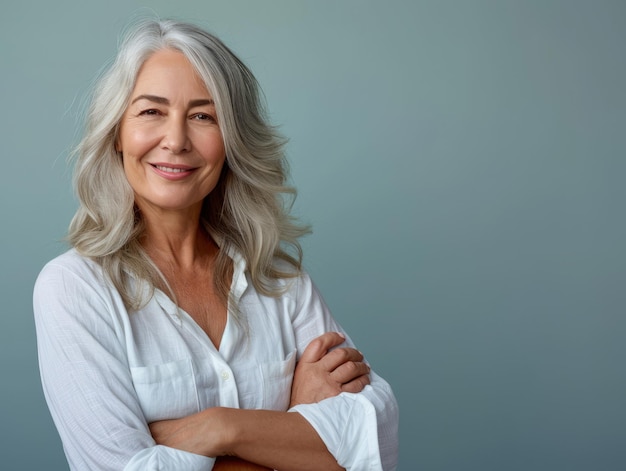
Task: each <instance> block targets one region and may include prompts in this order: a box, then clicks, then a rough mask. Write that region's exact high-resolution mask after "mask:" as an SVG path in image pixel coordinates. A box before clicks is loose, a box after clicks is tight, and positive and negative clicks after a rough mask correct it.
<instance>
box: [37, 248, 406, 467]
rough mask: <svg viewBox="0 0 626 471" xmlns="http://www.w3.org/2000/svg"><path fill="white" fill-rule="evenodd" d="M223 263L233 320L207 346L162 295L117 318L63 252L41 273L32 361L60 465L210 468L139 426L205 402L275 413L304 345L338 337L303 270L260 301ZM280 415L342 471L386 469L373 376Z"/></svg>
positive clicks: (379, 391)
mask: <svg viewBox="0 0 626 471" xmlns="http://www.w3.org/2000/svg"><path fill="white" fill-rule="evenodd" d="M233 260H234V267H235V269H234V274H233V281H232V286H231V294H232V295H234V299H235V300H237V301H238V306H239V313H238V318H237V319H238V320H235V317H234V316H233V314H232V311H231V309H230V306H229V313H228V320H227V323H226V327H225V330H224V334H223V337H222V340H221V343H220V347H219V350H218V349H216V348H215V346H214V345H213V343H212V342H211V341H210V339H209V338H208V336H207V335H206V333H205V332H204V331H203V330H202V329H201V328H200V327H199V326H198V324H196V322H195V321H194V320H193V319H192V318H191V317H190V316H189V315H188V314H186V313H185V312H183V311H181V310H179V309H177V307H176V305H175V304H174V303H173V302H172V300H171V299H170V298H169V297H168V296H167V295H165V294H164V293H163V292H162V291H159V290H156V292H155V294H154V296H153V297H152V298H151V299H150V301H149V303H148V304H147V305H146V306H145V307H144V308H143V309H141V310H140V311H137V312H133V313H128V312H127V310H126V308H125V307H124V304H123V302H122V299H121V297H120V295H119V293H118V292H117V290H116V289H115V288H114V287H113V285H112V284H111V283H110V282H109V281H107V279H106V277H105V276H104V274H103V271H102V269H101V267H100V266H99V265H98V264H96V263H94V262H93V261H91V260H89V259H86V258H84V257H82V256H80V255H78V253H77V252H76V251H75V250H70V251H69V252H67V253H65V254H63V255H61V256H59V257H57V258H56V259H54V260H52V261H51V262H49V263H48V264H47V265H46V266H45V267H44V269H43V270H42V272H41V273H40V275H39V278H38V279H37V283H36V285H35V291H34V312H35V322H36V327H37V344H38V351H39V365H40V370H41V379H42V384H43V390H44V394H45V397H46V400H47V402H48V406H49V408H50V412H51V414H52V418H53V419H54V422H55V424H56V427H57V429H58V431H59V434H60V436H61V439H62V441H63V447H64V450H65V454H66V456H67V459H68V462H69V464H70V468H71V469H73V470H81V471H83V470H87V469H89V470H116V471H117V470H121V469H124V470H127V471H135V470H141V471H149V470H172V471H181V470H186V471H195V470H197V471H201V470H210V469H212V468H213V464H214V462H215V458H208V457H205V456H200V455H196V454H193V453H188V452H185V451H181V450H178V449H174V448H169V447H166V446H162V445H156V443H155V442H154V440H153V438H152V436H151V435H150V431H149V429H148V425H147V424H149V423H150V422H153V421H156V420H163V419H174V418H180V417H184V416H187V415H190V414H194V413H196V412H200V411H201V410H203V409H206V408H209V407H215V406H223V407H236V408H244V409H271V410H280V411H285V410H287V408H288V406H289V400H290V393H291V381H292V378H293V372H294V368H295V365H296V360H297V359H298V358H299V356H300V355H301V354H302V352H303V351H304V348H305V347H306V346H307V345H308V344H309V342H310V341H311V340H312V339H314V338H315V337H317V336H319V335H321V334H322V333H324V332H328V331H338V332H343V331H342V329H341V327H340V326H339V325H338V324H337V322H336V321H335V320H334V319H333V317H332V316H331V314H330V313H329V311H328V309H327V307H326V305H325V304H324V301H323V300H322V298H321V296H320V294H319V293H318V292H317V290H316V288H315V286H314V285H313V283H312V282H311V280H310V278H309V277H308V276H307V275H306V274H302V275H301V276H300V277H299V278H294V279H292V280H281V281H280V283H281V284H282V285H283V286H288V289H287V291H286V292H285V294H284V295H282V296H280V297H278V298H272V297H267V296H263V295H261V294H259V293H257V292H256V290H255V289H254V287H253V285H252V283H251V282H250V281H249V279H248V273H247V271H246V269H245V268H246V267H245V262H244V261H243V259H242V258H241V257H239V256H234V258H233ZM347 342H348V344H349V345H352V343H351V342H350V341H349V340H348V341H347ZM291 410H292V411H295V412H298V413H300V414H301V415H302V416H303V417H304V418H305V419H307V420H308V421H309V423H310V424H311V425H312V426H313V427H314V428H315V430H316V431H317V433H318V434H319V435H320V437H321V439H322V440H323V441H324V443H325V444H326V446H327V448H328V450H329V451H330V453H332V454H333V456H334V457H335V458H336V459H337V461H338V463H339V464H340V465H341V466H343V467H345V468H346V469H353V470H380V469H384V470H392V469H394V468H395V467H396V463H397V453H398V449H397V448H398V441H397V429H398V408H397V403H396V400H395V398H394V396H393V393H392V391H391V388H390V387H389V385H388V384H387V383H386V382H385V381H384V380H383V379H381V378H380V377H379V376H377V375H376V374H375V373H372V374H371V385H370V386H367V387H366V388H365V389H364V390H363V391H362V392H361V393H359V394H349V393H342V394H340V395H338V396H336V397H333V398H329V399H326V400H324V401H321V402H320V403H317V404H307V405H299V406H296V407H294V408H293V409H291Z"/></svg>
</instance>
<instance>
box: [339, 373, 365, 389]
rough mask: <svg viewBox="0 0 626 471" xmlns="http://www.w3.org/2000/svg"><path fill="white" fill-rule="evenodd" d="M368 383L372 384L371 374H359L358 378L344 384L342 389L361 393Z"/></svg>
mask: <svg viewBox="0 0 626 471" xmlns="http://www.w3.org/2000/svg"><path fill="white" fill-rule="evenodd" d="M368 384H370V377H369V375H363V376H359V377H358V378H356V379H353V380H352V381H350V382H349V383H346V384H344V385H342V386H341V391H342V392H349V393H360V392H361V391H363V389H364V388H365V386H367V385H368Z"/></svg>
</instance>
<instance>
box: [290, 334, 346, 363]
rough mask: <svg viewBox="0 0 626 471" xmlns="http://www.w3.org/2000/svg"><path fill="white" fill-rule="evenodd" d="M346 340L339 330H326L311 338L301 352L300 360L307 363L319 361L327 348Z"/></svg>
mask: <svg viewBox="0 0 626 471" xmlns="http://www.w3.org/2000/svg"><path fill="white" fill-rule="evenodd" d="M345 340H346V337H345V336H344V335H343V334H340V333H339V332H326V333H325V334H322V335H320V336H319V337H317V338H315V339H313V340H311V342H310V343H309V344H308V345H307V347H306V348H305V349H304V352H303V353H302V357H301V358H300V361H304V362H307V363H314V362H316V361H319V360H320V359H321V358H322V357H323V356H324V355H326V353H327V352H328V350H330V349H331V348H333V347H336V346H337V345H340V344H342V343H343V342H344V341H345Z"/></svg>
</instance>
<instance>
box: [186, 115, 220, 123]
mask: <svg viewBox="0 0 626 471" xmlns="http://www.w3.org/2000/svg"><path fill="white" fill-rule="evenodd" d="M191 119H195V120H197V121H207V122H212V123H214V122H215V121H216V119H215V117H214V116H211V115H210V114H208V113H196V114H194V115H192V116H191Z"/></svg>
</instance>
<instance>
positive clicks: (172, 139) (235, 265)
mask: <svg viewBox="0 0 626 471" xmlns="http://www.w3.org/2000/svg"><path fill="white" fill-rule="evenodd" d="M281 147H282V141H281V139H280V138H279V137H278V136H277V134H276V133H275V130H274V129H273V128H272V127H271V126H269V125H268V124H267V122H266V120H265V118H264V114H263V112H262V106H261V104H260V100H259V96H258V87H257V84H256V81H255V79H254V77H253V76H252V74H251V73H250V71H249V70H248V69H247V68H246V67H245V65H243V64H242V63H241V62H240V61H239V60H238V59H237V58H236V57H235V56H234V55H233V54H232V52H231V51H230V50H228V49H227V48H226V47H225V46H224V45H223V44H222V43H221V42H220V41H219V40H218V39H216V38H215V37H213V36H211V35H209V34H208V33H206V32H205V31H203V30H201V29H199V28H197V27H195V26H192V25H189V24H185V23H179V22H173V21H163V22H157V21H148V22H144V23H141V24H139V25H138V26H137V27H136V28H135V29H133V30H132V31H131V32H129V34H128V35H127V37H126V39H125V41H124V42H123V43H122V45H121V47H120V50H119V53H118V55H117V57H116V60H115V62H114V63H113V65H112V66H111V68H110V69H109V71H108V72H107V73H106V74H105V75H104V76H103V77H102V79H101V80H100V82H99V83H98V84H97V86H96V88H95V91H94V95H93V98H92V104H91V108H90V113H89V115H88V118H87V125H86V131H85V137H84V138H83V140H82V142H81V143H80V145H79V148H78V151H77V161H76V164H75V183H76V188H77V194H78V198H79V201H80V206H79V209H78V211H77V213H76V215H75V217H74V219H73V220H72V223H71V225H70V230H69V241H70V242H71V244H72V246H73V248H72V250H70V251H69V252H67V253H65V254H63V255H61V256H60V257H58V258H56V259H55V260H53V261H51V262H50V263H48V264H47V265H46V267H45V268H44V269H43V270H42V272H41V274H40V276H39V278H38V280H37V283H36V286H35V293H34V310H35V319H36V326H37V337H38V348H39V359H40V369H41V375H42V383H43V387H44V393H45V395H46V400H47V401H48V405H49V407H50V410H51V413H52V416H53V419H54V421H55V424H56V426H57V428H58V430H59V433H60V435H61V438H62V440H63V444H64V449H65V452H66V455H67V457H68V461H69V463H70V467H71V468H72V469H80V470H84V469H103V470H104V469H118V470H119V469H126V470H150V469H166V470H183V469H184V470H208V469H243V468H237V466H243V465H244V463H248V465H247V466H249V467H250V468H246V469H267V467H269V468H275V469H297V470H306V469H322V470H330V469H342V468H346V469H393V468H394V467H395V465H396V460H397V420H398V417H397V404H396V401H395V399H394V396H393V393H392V392H391V389H390V388H389V386H388V385H387V383H385V382H384V380H382V379H381V378H380V377H378V376H376V375H375V374H374V373H373V372H370V371H369V368H368V366H367V364H366V363H365V362H364V360H363V357H362V356H361V354H360V353H359V352H358V351H357V350H355V349H354V347H353V345H352V344H351V342H350V341H349V340H346V336H345V334H344V333H343V331H342V330H341V328H340V327H339V326H338V324H337V323H336V322H335V320H334V319H333V318H332V317H331V315H330V313H329V312H328V310H327V308H326V306H325V305H324V302H323V300H322V298H321V297H320V295H319V294H318V292H317V291H316V289H315V287H314V285H313V284H312V282H311V280H310V279H309V278H308V276H307V275H306V273H304V272H303V271H302V269H301V251H300V246H299V244H298V237H299V236H301V235H302V234H304V233H305V232H306V230H305V229H303V228H302V227H300V226H298V225H296V224H295V222H294V221H293V220H292V219H291V218H290V216H289V214H288V211H287V210H286V209H285V205H284V204H283V200H282V198H281V195H282V194H285V193H291V192H293V190H292V189H290V188H289V187H286V186H285V170H284V165H285V164H284V157H283V154H282V151H281ZM289 247H291V249H293V250H288V248H289ZM294 253H295V255H293V254H294ZM344 341H345V342H344ZM341 344H343V346H341V347H339V348H336V347H338V346H340V345H341ZM297 359H298V362H297V366H296V360H297ZM226 456H235V457H237V458H236V459H228V458H222V457H226ZM255 464H256V465H258V466H255Z"/></svg>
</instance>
